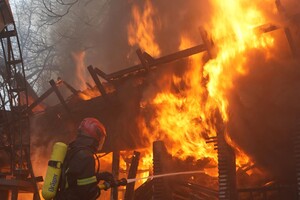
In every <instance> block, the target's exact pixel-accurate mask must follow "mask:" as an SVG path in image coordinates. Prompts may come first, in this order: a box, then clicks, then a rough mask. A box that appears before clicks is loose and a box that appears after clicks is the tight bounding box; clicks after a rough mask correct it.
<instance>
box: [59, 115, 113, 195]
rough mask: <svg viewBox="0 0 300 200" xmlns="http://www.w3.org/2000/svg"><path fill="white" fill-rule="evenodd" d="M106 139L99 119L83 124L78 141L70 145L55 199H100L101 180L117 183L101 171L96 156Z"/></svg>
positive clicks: (86, 121)
mask: <svg viewBox="0 0 300 200" xmlns="http://www.w3.org/2000/svg"><path fill="white" fill-rule="evenodd" d="M105 138H106V130H105V128H104V126H103V124H102V123H101V122H99V121H98V120H97V119H95V118H85V119H84V120H83V121H82V122H81V124H80V126H79V128H78V135H77V137H76V139H75V140H74V141H73V142H72V143H70V144H69V146H68V150H67V154H66V158H65V161H64V163H63V167H62V175H61V179H60V184H59V188H58V191H57V195H56V197H55V198H54V199H55V200H95V199H97V198H98V197H99V196H100V189H99V187H98V183H99V181H100V180H104V181H106V182H114V177H113V175H112V174H111V173H109V172H101V173H100V172H99V166H100V163H99V159H98V158H97V155H96V154H95V153H96V152H97V151H98V150H101V149H102V146H103V143H104V141H105ZM95 157H96V159H95ZM96 164H97V166H98V167H97V169H95V168H96V167H95V166H96Z"/></svg>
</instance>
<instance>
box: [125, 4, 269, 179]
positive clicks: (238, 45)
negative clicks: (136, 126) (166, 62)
mask: <svg viewBox="0 0 300 200" xmlns="http://www.w3.org/2000/svg"><path fill="white" fill-rule="evenodd" d="M211 3H212V5H213V6H212V7H213V11H212V18H211V21H210V22H208V23H206V24H203V26H204V28H205V29H206V30H208V32H209V34H210V37H211V39H212V40H213V41H214V44H215V45H214V47H213V49H210V50H211V51H212V52H213V55H212V58H210V60H209V61H207V62H204V61H203V60H205V59H204V58H203V56H206V55H205V54H201V55H196V56H192V57H190V58H189V61H188V65H189V66H188V70H187V71H186V72H185V73H184V75H183V76H180V77H179V76H176V75H173V77H170V78H167V79H166V80H165V81H164V83H163V84H162V85H167V87H164V88H162V89H161V91H160V92H158V93H157V94H156V95H154V98H151V99H149V98H148V99H144V102H141V107H151V109H153V110H154V113H155V114H153V115H152V118H151V119H150V124H149V123H147V125H146V123H145V121H146V120H148V119H141V120H140V127H141V131H142V132H143V134H145V135H146V136H147V138H149V143H152V142H153V141H155V140H163V141H164V142H165V143H166V145H167V146H168V149H169V150H170V151H171V153H172V155H173V156H176V157H178V158H181V159H186V158H187V157H190V156H193V157H195V158H197V159H200V158H207V157H208V158H211V159H212V160H213V161H217V155H216V151H215V150H214V149H213V146H212V145H208V144H206V139H207V138H208V137H210V136H215V135H216V128H215V126H216V124H215V123H214V121H215V120H214V118H215V115H214V113H215V112H216V111H220V112H221V115H222V118H223V122H224V124H225V125H226V122H227V121H228V119H229V117H230V115H229V111H228V92H230V90H231V89H233V88H234V81H235V79H236V78H238V77H240V76H246V75H247V72H248V69H249V67H251V66H248V65H247V62H248V52H250V51H253V50H256V49H260V50H262V49H263V51H264V52H265V58H266V59H268V58H269V57H270V53H268V52H270V49H271V48H272V47H273V44H274V38H273V37H272V36H270V35H268V34H261V33H258V32H257V31H255V27H257V26H259V25H262V24H265V23H267V22H268V19H267V18H266V16H264V13H263V11H262V10H260V9H259V8H260V6H261V5H260V2H259V1H245V0H239V1H237V0H230V1H226V3H225V2H224V1H220V0H213V1H212V2H211ZM269 3H271V2H269ZM270 5H271V4H270ZM145 7H146V9H145V12H144V14H141V13H140V12H139V11H138V9H137V8H136V7H134V8H133V10H132V11H133V13H132V16H133V22H132V23H131V24H130V25H129V28H128V30H129V43H130V44H132V43H133V41H135V42H139V45H140V47H141V48H142V49H144V50H145V51H147V50H148V48H150V51H151V52H153V47H155V48H157V44H156V43H155V37H154V36H153V34H152V33H153V23H152V20H151V18H150V17H151V15H150V14H151V13H153V12H154V11H153V10H152V11H151V10H150V9H153V6H151V1H149V0H148V1H146V6H145ZM143 17H144V18H143ZM152 17H153V16H152ZM143 21H148V22H151V23H148V24H147V23H141V22H143ZM132 24H135V25H137V24H138V27H136V29H137V30H143V31H138V32H137V35H136V39H135V40H133V38H132V29H133V28H132V26H133V25H132ZM148 25H149V26H148ZM195 28H197V27H195ZM149 33H150V35H151V37H149ZM140 34H143V35H142V36H145V37H144V38H143V39H141V35H140ZM181 38H182V39H181V44H180V46H179V47H178V49H179V50H181V49H186V48H188V47H191V46H192V45H196V43H195V42H194V40H193V39H192V38H189V37H187V36H186V35H185V34H182V37H181ZM145 41H146V42H145ZM151 52H149V53H151ZM155 52H160V51H159V50H155ZM155 55H157V54H155ZM170 82H172V84H170ZM170 85H172V87H174V86H175V87H176V88H177V90H176V92H174V89H172V87H169V86H170ZM229 139H230V138H229ZM231 144H232V145H234V144H233V143H232V142H231ZM149 152H151V151H150V150H149ZM240 155H241V156H239V157H238V159H237V163H238V164H239V165H242V164H245V163H247V162H250V159H249V158H248V157H247V156H246V155H245V154H243V153H241V154H240ZM147 158H148V159H145V160H148V161H149V163H148V164H151V160H150V159H149V158H151V156H147ZM213 174H216V173H215V172H214V173H213Z"/></svg>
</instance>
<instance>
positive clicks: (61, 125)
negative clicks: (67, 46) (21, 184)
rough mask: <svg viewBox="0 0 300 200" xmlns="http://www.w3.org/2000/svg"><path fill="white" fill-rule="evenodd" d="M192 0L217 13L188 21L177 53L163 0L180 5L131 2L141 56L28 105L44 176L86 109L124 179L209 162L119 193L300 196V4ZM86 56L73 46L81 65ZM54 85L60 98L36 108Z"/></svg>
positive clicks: (116, 192)
mask: <svg viewBox="0 0 300 200" xmlns="http://www.w3.org/2000/svg"><path fill="white" fill-rule="evenodd" d="M131 3H132V2H131ZM185 4H189V5H190V6H191V7H189V9H191V10H188V11H191V12H192V11H195V10H197V9H196V8H195V7H197V6H199V7H200V6H202V7H205V8H206V9H207V10H206V12H204V10H205V9H202V11H203V13H202V15H205V16H203V17H202V18H201V20H200V21H201V22H200V24H199V27H196V26H197V24H193V25H190V23H186V24H187V25H186V26H187V29H186V30H182V32H180V31H176V33H174V34H176V35H177V40H176V42H175V43H176V44H177V49H175V50H176V52H175V53H169V54H163V52H164V50H163V48H161V47H160V45H162V44H160V42H161V43H163V41H164V40H168V38H166V36H165V33H164V32H163V31H161V32H162V33H161V35H164V36H159V33H158V32H159V30H156V28H161V27H162V26H164V25H165V23H166V21H168V19H169V18H167V17H166V16H167V14H166V15H163V14H161V15H160V14H159V8H161V9H166V8H168V9H170V10H173V9H174V6H171V5H169V7H168V6H165V3H162V2H158V1H145V2H143V3H141V2H140V3H136V4H134V3H132V6H131V13H132V19H131V21H130V23H129V24H128V26H127V30H126V31H127V35H128V44H129V45H131V46H132V48H134V47H139V48H138V49H137V51H136V55H137V58H138V59H139V63H140V64H136V65H134V66H132V67H129V68H124V69H122V70H118V71H115V72H112V73H105V72H104V71H102V70H101V69H100V68H98V67H94V66H88V67H87V68H84V69H85V71H88V72H89V80H87V82H89V84H88V88H87V89H81V90H78V89H77V88H74V87H73V86H72V85H71V84H69V83H68V80H64V77H61V78H60V79H58V80H50V82H49V83H50V86H49V90H48V91H46V92H45V93H44V94H42V95H41V96H40V97H39V98H36V99H35V101H34V102H33V103H31V104H30V105H28V106H27V107H26V109H25V110H24V113H26V115H27V114H28V116H29V119H30V124H31V126H30V127H31V129H30V133H31V134H30V136H31V143H30V144H31V150H32V156H31V160H32V161H33V163H34V167H35V168H37V166H39V170H36V171H35V173H36V174H43V173H44V171H45V168H46V167H47V166H46V165H45V163H47V159H48V158H47V157H46V156H45V155H49V153H50V152H49V151H50V149H51V147H52V145H53V143H54V142H56V141H62V142H66V143H68V142H69V141H70V140H72V138H74V136H75V135H76V129H77V126H78V123H79V122H80V121H81V119H82V118H84V117H96V118H98V119H100V120H101V121H102V122H103V123H104V125H105V126H106V128H107V133H108V137H107V140H106V142H105V144H104V148H103V150H102V152H99V154H100V155H101V156H102V158H101V159H102V165H103V166H102V167H103V168H106V167H109V168H111V170H112V172H113V174H114V175H115V177H116V178H121V177H126V178H128V179H133V178H136V177H139V176H146V177H147V176H149V175H160V174H165V173H174V172H181V171H196V170H198V171H201V173H197V174H189V175H186V174H185V175H178V176H174V177H173V176H172V177H171V176H170V177H159V178H154V179H148V180H147V181H145V182H143V183H140V184H141V185H140V184H136V185H134V184H133V183H131V184H128V185H127V186H126V188H114V189H112V192H111V198H112V199H123V198H124V199H152V198H153V199H221V200H226V199H228V200H229V199H230V200H236V199H298V198H299V192H300V189H299V184H300V183H299V180H298V176H299V175H298V170H299V169H298V165H299V159H298V157H299V144H298V143H299V137H300V136H299V134H298V133H299V130H298V124H299V122H298V120H299V117H298V113H299V106H298V99H299V97H300V96H299V92H298V89H299V86H300V81H299V77H298V74H299V72H300V68H299V48H298V47H299V44H300V35H299V24H300V21H299V19H300V18H299V12H300V9H299V6H300V5H299V4H300V3H299V2H297V1H295V2H292V1H282V2H281V1H275V2H274V1H266V2H258V1H243V0H240V1H228V2H226V3H224V2H221V1H219V0H213V1H211V2H209V3H202V2H201V3H200V2H190V1H187V2H185ZM178 5H180V2H178ZM291 5H292V6H291ZM192 7H193V8H194V9H192ZM184 11H185V10H184V9H183V11H182V13H178V16H179V17H178V20H179V21H180V20H182V18H180V16H181V15H182V16H185V13H184ZM197 11H198V10H197ZM192 14H193V17H194V15H195V13H192ZM159 16H161V19H160V20H157V21H155V20H154V19H156V18H159ZM170 16H173V15H171V14H170ZM188 16H190V15H188ZM193 19H195V17H194V18H193ZM193 22H194V21H193ZM170 26H171V25H170ZM189 26H193V27H194V28H196V29H197V31H198V36H195V35H194V34H190V32H189V28H190V27H189ZM171 27H173V24H172V26H171ZM178 32H180V33H178ZM196 37H200V40H199V41H198V42H196V40H195V38H196ZM171 39H174V37H171V36H170V40H171ZM173 51H174V50H173ZM83 55H84V54H78V55H75V54H74V56H75V57H76V58H78V61H77V63H79V61H80V60H82V58H83V57H82V56H83ZM80 58H81V59H80ZM81 65H82V64H81ZM81 70H82V69H81ZM78 79H79V78H78ZM86 79H87V78H81V80H82V81H83V82H84V81H85V80H86ZM3 80H4V79H3ZM66 91H68V92H71V95H70V96H68V97H67V98H64V95H63V93H64V92H66ZM51 93H55V94H56V96H57V99H58V100H59V104H57V105H55V106H48V107H42V108H41V109H40V112H35V111H34V109H36V108H37V106H39V105H41V103H42V102H43V101H44V100H45V99H46V98H47V97H48V96H49V95H50V94H51ZM4 110H5V111H7V109H4ZM7 112H12V110H9V111H7ZM42 158H44V160H43V159H42ZM41 166H43V167H41ZM32 176H33V174H31V178H32ZM19 178H24V177H22V176H21V177H19ZM102 198H103V199H104V198H109V197H107V196H106V197H105V194H103V196H102Z"/></svg>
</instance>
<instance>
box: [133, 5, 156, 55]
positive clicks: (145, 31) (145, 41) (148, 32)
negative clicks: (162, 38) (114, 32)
mask: <svg viewBox="0 0 300 200" xmlns="http://www.w3.org/2000/svg"><path fill="white" fill-rule="evenodd" d="M155 14H156V13H155V10H154V9H153V6H152V4H151V1H150V0H147V1H146V3H145V7H144V10H143V13H142V12H141V11H140V9H139V7H138V6H136V5H134V6H133V7H132V16H133V21H132V22H131V23H130V24H129V26H128V43H129V44H130V45H131V46H134V45H139V47H140V48H142V49H146V50H147V51H148V53H150V54H151V55H152V56H159V55H160V49H159V46H158V44H156V42H155V36H154V22H153V18H154V15H155Z"/></svg>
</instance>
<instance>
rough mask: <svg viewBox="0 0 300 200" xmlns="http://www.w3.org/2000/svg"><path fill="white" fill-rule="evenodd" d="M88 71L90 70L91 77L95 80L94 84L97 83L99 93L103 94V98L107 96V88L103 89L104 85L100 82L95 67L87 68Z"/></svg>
mask: <svg viewBox="0 0 300 200" xmlns="http://www.w3.org/2000/svg"><path fill="white" fill-rule="evenodd" d="M87 69H88V71H89V73H90V75H91V76H92V78H93V80H94V82H95V84H96V86H97V88H98V90H99V92H100V93H101V95H102V96H105V95H106V91H105V88H104V87H103V85H102V83H101V82H100V80H99V78H98V76H97V74H96V72H95V71H94V68H93V66H92V65H90V66H88V67H87Z"/></svg>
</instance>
